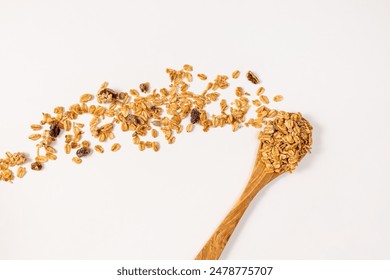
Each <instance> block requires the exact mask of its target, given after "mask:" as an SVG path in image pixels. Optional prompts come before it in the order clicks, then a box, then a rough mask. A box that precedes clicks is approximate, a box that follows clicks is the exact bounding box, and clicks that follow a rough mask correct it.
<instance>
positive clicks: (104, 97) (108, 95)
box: [97, 88, 118, 103]
mask: <svg viewBox="0 0 390 280" xmlns="http://www.w3.org/2000/svg"><path fill="white" fill-rule="evenodd" d="M117 98H118V93H117V92H116V91H115V90H113V89H110V88H102V89H101V90H100V91H99V93H98V94H97V101H98V102H99V103H111V102H112V101H114V100H115V99H117Z"/></svg>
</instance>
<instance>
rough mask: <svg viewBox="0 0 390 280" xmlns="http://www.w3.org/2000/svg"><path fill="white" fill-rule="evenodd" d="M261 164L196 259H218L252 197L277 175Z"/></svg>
mask: <svg viewBox="0 0 390 280" xmlns="http://www.w3.org/2000/svg"><path fill="white" fill-rule="evenodd" d="M262 165H263V164H256V166H255V169H254V170H253V173H252V176H251V179H250V180H249V182H248V185H247V186H246V188H245V190H244V192H243V193H242V195H241V197H240V198H239V200H238V201H237V202H236V204H235V205H234V206H233V208H232V210H230V212H229V213H228V214H227V216H226V217H225V219H224V220H223V221H222V222H221V224H220V225H219V226H218V228H217V229H216V230H215V231H214V233H213V235H212V236H211V237H210V239H209V240H208V241H207V243H206V244H205V245H204V246H203V248H202V250H201V251H200V252H199V253H198V255H197V256H196V257H195V259H196V260H217V259H219V257H220V256H221V254H222V251H223V249H224V248H225V246H226V243H227V242H228V241H229V239H230V237H231V235H232V233H233V231H234V229H235V228H236V226H237V224H238V222H239V221H240V219H241V217H242V216H243V215H244V213H245V210H246V209H247V208H248V206H249V204H250V203H251V201H252V200H253V198H254V197H255V196H256V194H257V193H258V192H259V191H260V190H261V189H262V188H263V187H264V186H265V185H266V184H268V183H269V182H270V181H271V180H273V179H274V178H276V177H277V176H278V174H275V173H267V172H265V171H264V168H263V166H262Z"/></svg>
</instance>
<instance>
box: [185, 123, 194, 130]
mask: <svg viewBox="0 0 390 280" xmlns="http://www.w3.org/2000/svg"><path fill="white" fill-rule="evenodd" d="M193 129H194V125H193V124H192V123H189V124H188V125H187V127H186V131H187V132H191V131H192V130H193Z"/></svg>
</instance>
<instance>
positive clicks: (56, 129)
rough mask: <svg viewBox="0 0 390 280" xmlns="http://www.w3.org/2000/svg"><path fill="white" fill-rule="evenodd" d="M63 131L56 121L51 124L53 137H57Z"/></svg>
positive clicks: (50, 133)
mask: <svg viewBox="0 0 390 280" xmlns="http://www.w3.org/2000/svg"><path fill="white" fill-rule="evenodd" d="M60 132H61V128H60V127H59V126H58V124H57V123H56V122H55V123H53V124H52V125H51V126H50V131H49V135H50V136H51V137H57V136H58V135H59V134H60Z"/></svg>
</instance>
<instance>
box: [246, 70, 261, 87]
mask: <svg viewBox="0 0 390 280" xmlns="http://www.w3.org/2000/svg"><path fill="white" fill-rule="evenodd" d="M246 78H247V79H248V80H249V81H251V82H252V83H254V84H258V83H259V82H260V80H259V78H257V76H256V75H255V74H254V73H253V72H252V71H248V73H246Z"/></svg>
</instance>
